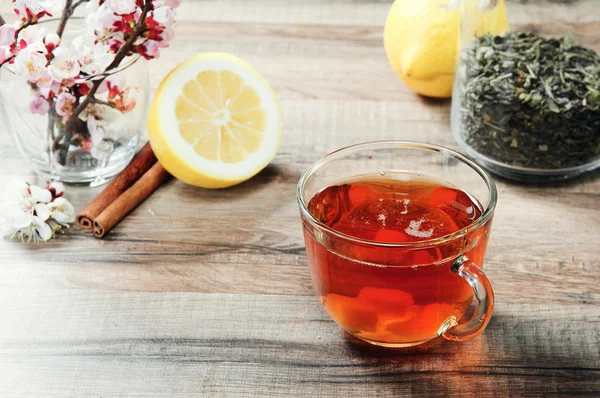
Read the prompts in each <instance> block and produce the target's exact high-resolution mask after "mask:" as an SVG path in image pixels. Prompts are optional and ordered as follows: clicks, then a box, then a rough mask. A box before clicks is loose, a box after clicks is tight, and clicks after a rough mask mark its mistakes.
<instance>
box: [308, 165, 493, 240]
mask: <svg viewBox="0 0 600 398" xmlns="http://www.w3.org/2000/svg"><path fill="white" fill-rule="evenodd" d="M403 177H404V178H403V179H393V178H385V177H381V176H376V177H375V176H374V177H363V178H360V179H357V180H351V181H347V182H346V183H343V184H341V185H332V186H329V187H327V188H325V189H324V190H322V191H321V192H319V193H318V194H317V195H315V196H314V197H313V198H312V199H311V201H310V202H309V204H308V210H309V211H310V212H311V214H312V215H314V216H315V217H316V218H317V219H318V220H319V221H321V222H322V223H324V224H326V225H327V226H329V227H331V228H332V229H334V230H336V231H338V232H342V233H344V234H346V235H350V236H353V237H356V238H361V239H365V240H370V241H375V242H387V243H404V242H416V241H421V240H427V239H433V238H438V237H441V236H444V235H448V234H451V233H453V232H456V231H458V230H460V229H462V228H464V227H466V226H468V225H469V224H471V223H472V222H473V221H474V220H476V219H477V218H478V217H479V216H480V215H481V213H482V207H481V204H480V203H479V202H477V200H475V199H473V198H472V197H471V196H470V195H469V194H467V193H466V192H464V191H462V190H460V189H457V188H453V187H450V186H448V185H446V184H444V182H442V181H436V180H432V179H424V178H417V177H416V176H415V177H412V176H408V179H407V175H403Z"/></svg>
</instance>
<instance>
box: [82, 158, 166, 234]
mask: <svg viewBox="0 0 600 398" xmlns="http://www.w3.org/2000/svg"><path fill="white" fill-rule="evenodd" d="M169 176H170V174H169V173H168V172H167V171H166V170H165V169H164V168H163V167H162V165H161V164H160V163H158V162H157V163H156V164H155V165H154V166H152V168H151V169H150V170H148V171H147V172H146V174H144V175H143V176H142V177H141V178H140V179H139V180H138V181H137V182H136V183H135V184H133V185H132V186H131V188H129V189H128V190H127V191H125V192H123V193H122V194H121V196H119V197H118V198H117V200H115V201H114V202H112V203H111V204H110V205H109V206H108V207H107V208H106V209H104V211H103V212H102V213H100V215H99V216H98V217H97V218H96V220H95V221H94V236H95V237H96V238H102V237H103V236H104V235H105V234H106V233H107V232H108V231H110V230H111V229H112V228H113V227H114V226H115V225H117V224H118V223H119V222H120V221H121V220H122V219H124V218H125V216H127V214H129V213H130V212H131V211H132V210H133V209H135V208H136V207H137V206H138V205H139V204H140V203H142V202H143V201H144V199H146V198H147V197H148V196H150V195H151V194H152V192H154V191H155V190H156V189H157V188H158V187H159V186H160V185H161V184H162V183H163V182H165V181H166V180H167V179H168V178H169Z"/></svg>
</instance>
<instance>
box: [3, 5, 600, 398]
mask: <svg viewBox="0 0 600 398" xmlns="http://www.w3.org/2000/svg"><path fill="white" fill-rule="evenodd" d="M390 4H391V1H379V0H330V1H322V0H304V1H302V2H297V1H291V0H281V1H274V0H255V1H249V0H247V1H246V0H227V1H223V0H185V1H184V3H183V5H182V7H181V9H180V12H179V17H178V28H177V29H178V30H177V35H176V41H175V43H174V45H173V46H172V48H170V49H168V50H166V51H165V52H164V53H163V54H162V57H161V59H160V60H158V61H156V62H153V63H152V81H151V83H152V86H153V87H156V86H157V85H158V84H159V82H160V80H161V78H162V77H163V76H164V75H165V74H166V73H167V71H169V70H170V69H171V68H173V67H174V66H175V65H176V64H177V63H179V62H181V61H183V60H184V59H186V58H188V57H190V56H191V55H193V54H196V53H198V52H203V51H227V52H231V53H234V54H236V55H238V56H241V57H242V58H244V59H246V60H248V61H249V62H251V63H252V64H254V65H256V67H257V68H258V69H259V70H260V71H261V72H262V73H263V74H264V75H265V76H266V77H267V78H268V80H269V81H270V82H271V84H272V85H273V87H274V89H275V91H276V92H277V93H278V95H279V97H280V100H281V105H282V109H283V113H284V137H283V140H282V146H281V149H280V150H279V153H278V154H277V157H276V158H275V160H274V161H273V163H272V164H271V165H270V166H269V167H268V168H267V169H265V170H264V171H263V172H262V173H260V174H259V175H258V176H256V177H255V178H253V179H252V180H251V181H248V182H246V183H244V184H241V185H239V186H237V187H233V188H231V189H226V190H217V191H208V190H202V189H197V188H193V187H190V186H186V185H185V184H182V183H180V182H178V181H170V182H168V183H167V184H166V185H165V186H163V187H162V188H161V189H159V190H158V191H157V192H155V193H154V194H153V195H152V196H151V197H150V198H148V200H146V201H145V202H144V203H143V204H142V205H141V206H139V207H138V208H137V209H136V210H135V211H134V212H133V213H131V214H130V215H129V216H128V217H127V219H126V220H125V221H124V222H122V223H121V224H119V225H118V226H117V227H116V228H115V229H114V230H113V231H112V232H111V233H110V234H108V236H107V238H106V240H105V241H98V240H95V239H94V238H93V237H92V236H91V235H90V233H89V232H86V231H82V230H80V229H79V228H75V227H74V228H72V229H71V230H70V231H68V232H67V234H66V235H65V236H61V237H60V238H59V239H57V240H55V241H52V242H48V243H45V244H43V245H22V244H20V243H18V242H11V241H7V240H0V319H1V320H2V321H1V322H0V396H2V397H12V396H19V397H31V396H44V397H46V396H51V397H63V396H73V397H79V396H85V395H90V396H102V397H113V396H114V397H117V396H118V397H121V396H138V397H165V396H200V395H203V396H282V395H292V396H324V397H332V396H350V395H356V396H374V395H375V396H398V395H403V396H404V395H406V396H410V395H414V396H469V395H470V396H473V395H482V394H483V395H485V396H500V397H504V396H526V395H529V396H540V395H543V396H550V395H574V396H583V395H587V396H599V395H600V369H599V364H600V349H599V348H598V347H600V334H599V333H598V330H599V326H600V325H599V323H600V310H599V309H598V308H599V307H598V305H600V246H599V244H598V242H599V241H600V172H596V173H592V174H589V175H587V176H585V177H583V178H580V179H578V180H576V181H573V182H570V183H567V184H562V185H552V186H522V185H517V184H513V183H509V182H506V181H504V180H497V184H498V190H499V203H498V208H497V213H496V216H495V219H494V225H493V229H492V236H491V240H490V244H489V249H488V253H487V257H486V264H485V270H486V273H487V274H488V275H489V277H490V279H491V280H492V283H493V285H494V289H495V292H496V310H495V315H494V318H493V319H492V322H491V323H490V327H489V328H488V329H487V330H486V331H485V333H484V334H483V335H482V336H481V337H479V338H477V339H475V340H473V341H470V342H466V343H464V344H453V343H447V342H442V341H439V342H437V343H435V344H431V345H429V346H427V347H423V348H417V349H411V350H406V351H402V352H397V351H391V352H381V351H377V350H372V349H366V348H364V347H359V346H356V345H355V344H352V343H350V342H348V341H347V340H346V339H345V338H344V337H343V335H342V334H341V332H339V331H338V329H337V328H336V327H335V325H334V324H333V323H332V322H331V321H330V320H329V318H328V317H327V316H326V315H325V314H324V313H323V312H322V310H321V309H320V307H319V305H318V302H317V300H316V299H315V298H313V296H312V295H313V289H312V285H311V279H310V275H309V272H308V268H307V266H306V255H305V251H304V242H303V239H302V232H301V228H300V219H299V214H298V209H297V205H296V198H295V186H296V182H297V181H298V178H299V177H300V175H301V173H302V172H303V171H304V170H305V169H306V168H307V167H308V166H309V165H310V164H311V163H312V162H314V161H316V160H317V159H319V158H320V157H321V156H323V155H325V154H326V153H328V152H330V151H332V150H335V149H337V148H339V147H341V146H345V145H349V144H354V143H358V142H362V141H369V140H380V139H404V140H419V141H427V142H434V143H437V144H441V145H446V146H450V147H455V144H454V141H453V138H452V135H451V133H450V128H449V121H450V117H449V104H450V102H449V101H434V100H428V99H425V98H422V97H419V96H417V95H415V94H414V93H412V92H411V91H410V90H409V89H408V88H407V87H406V86H405V85H404V84H403V83H402V82H401V81H400V80H399V79H398V78H397V77H396V76H395V74H394V73H393V71H392V70H391V68H390V67H389V65H388V63H387V60H386V57H385V53H384V50H383V47H382V45H381V42H382V25H383V23H384V21H385V17H386V14H387V11H388V9H389V7H390ZM508 5H509V11H510V12H511V14H510V16H511V23H512V24H513V27H516V28H519V27H527V28H534V29H543V30H545V31H547V32H554V33H557V32H561V31H563V30H564V27H565V26H568V27H569V29H570V30H571V29H574V30H575V31H576V32H577V35H578V36H579V38H582V39H584V40H585V42H586V43H587V44H588V45H589V46H591V47H593V48H596V49H598V50H600V48H598V46H599V44H600V12H599V11H600V10H598V7H597V0H571V1H569V2H556V1H553V0H529V1H518V2H516V1H512V2H509V4H508ZM10 8H11V5H10V2H7V1H2V2H1V4H0V13H1V14H2V15H3V16H5V17H7V19H10V18H8V17H9V16H10V15H9V13H8V11H9V9H10ZM557 16H560V17H559V18H557ZM557 21H558V22H557ZM0 84H1V82H0ZM14 177H17V178H21V179H26V180H28V181H30V182H32V183H38V184H41V183H43V181H40V179H39V178H38V177H36V176H34V175H33V173H32V171H31V169H30V167H29V165H28V164H27V162H25V161H24V160H23V159H22V158H21V156H20V154H19V153H18V151H17V148H16V147H15V146H14V144H13V143H12V141H11V140H10V138H9V136H8V134H7V133H6V131H5V130H4V128H3V125H2V123H1V117H0V185H4V184H6V183H7V182H8V181H9V180H10V179H12V178H14ZM101 189H102V187H99V188H82V187H71V186H70V187H67V190H66V196H67V197H68V198H69V199H71V200H72V202H73V203H74V205H75V207H76V209H77V210H81V209H82V208H83V207H84V206H85V205H86V204H87V203H89V202H90V201H91V199H92V198H94V197H95V196H96V195H97V194H98V192H99V191H100V190H101ZM319 337H320V338H319ZM482 392H485V394H484V393H482Z"/></svg>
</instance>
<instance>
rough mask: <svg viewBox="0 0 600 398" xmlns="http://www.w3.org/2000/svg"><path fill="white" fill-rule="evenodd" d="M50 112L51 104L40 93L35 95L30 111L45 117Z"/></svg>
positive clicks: (30, 104)
mask: <svg viewBox="0 0 600 398" xmlns="http://www.w3.org/2000/svg"><path fill="white" fill-rule="evenodd" d="M49 110H50V104H49V103H48V101H46V99H45V98H44V97H42V96H41V95H39V94H38V93H36V94H34V95H33V99H32V100H31V102H30V103H29V111H30V112H31V113H37V114H39V115H45V114H46V113H48V111H49Z"/></svg>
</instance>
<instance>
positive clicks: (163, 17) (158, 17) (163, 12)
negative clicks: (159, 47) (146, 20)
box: [150, 6, 175, 28]
mask: <svg viewBox="0 0 600 398" xmlns="http://www.w3.org/2000/svg"><path fill="white" fill-rule="evenodd" d="M150 16H151V18H152V19H153V20H155V21H156V22H158V23H159V24H161V25H163V26H164V27H167V28H168V27H172V25H173V22H174V20H175V13H174V12H173V9H171V7H165V6H163V7H158V8H156V9H155V10H154V11H152V12H151V13H150Z"/></svg>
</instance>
